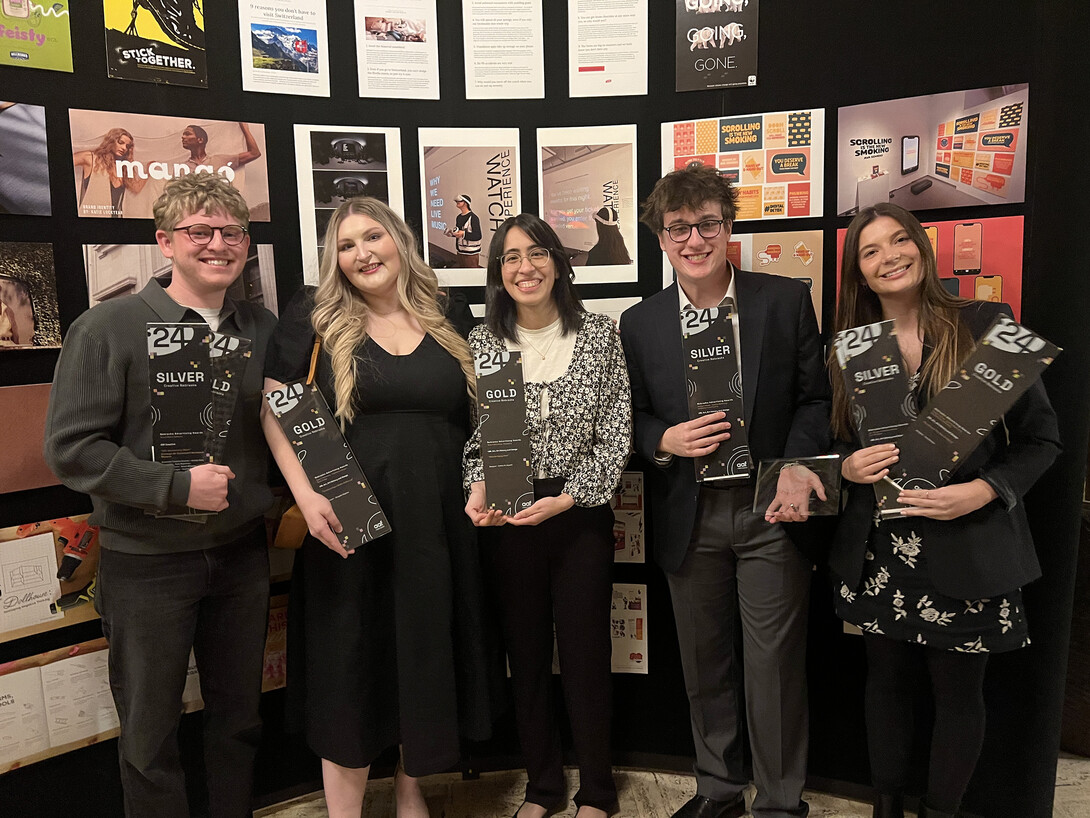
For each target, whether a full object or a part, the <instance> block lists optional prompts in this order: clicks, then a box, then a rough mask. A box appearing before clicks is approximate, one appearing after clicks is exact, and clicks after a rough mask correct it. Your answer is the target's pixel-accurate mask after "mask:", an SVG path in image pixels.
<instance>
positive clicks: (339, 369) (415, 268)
mask: <svg viewBox="0 0 1090 818" xmlns="http://www.w3.org/2000/svg"><path fill="white" fill-rule="evenodd" d="M349 216H366V217H367V218H369V219H372V220H374V221H375V222H377V223H378V224H379V225H380V226H381V227H382V228H383V229H384V230H386V232H387V233H389V234H390V237H391V238H392V239H393V240H394V245H395V246H396V247H397V254H398V258H399V259H400V261H401V273H400V275H398V277H397V295H398V299H399V300H400V302H401V306H402V307H404V308H405V310H406V312H408V313H409V315H411V316H412V317H413V318H415V319H416V320H417V322H418V323H419V324H420V326H421V327H422V328H423V330H424V332H426V333H427V334H429V335H431V336H432V337H433V338H434V339H435V340H436V341H438V342H439V345H440V346H441V347H443V349H445V350H446V351H447V352H449V353H450V355H451V356H452V357H453V358H454V359H455V360H456V361H458V363H459V364H460V365H461V367H462V372H463V374H464V375H465V379H466V391H467V392H468V393H469V395H470V396H471V397H472V396H473V395H474V392H475V386H476V379H475V377H474V374H473V355H472V353H471V352H470V351H469V344H467V343H466V341H465V339H464V338H462V336H461V335H459V334H458V332H457V330H455V329H454V327H453V326H452V325H451V323H450V321H448V320H447V318H446V315H445V314H444V311H443V307H442V306H441V304H440V301H439V279H437V278H436V276H435V271H434V270H432V268H431V267H429V266H428V265H427V264H425V263H424V260H423V259H422V258H421V257H420V253H419V252H418V251H417V249H416V237H415V236H414V235H413V232H412V230H411V229H410V228H409V226H408V225H407V224H405V222H404V221H403V220H402V219H401V217H400V216H398V215H397V214H396V213H395V212H394V211H393V210H391V209H390V208H389V207H388V206H387V205H386V204H385V203H383V202H381V201H379V200H378V199H375V198H372V197H370V196H357V197H355V198H353V199H349V200H348V201H347V202H345V203H344V204H342V205H341V206H340V207H338V208H337V209H336V210H335V211H333V215H332V216H331V217H330V219H329V225H328V227H326V231H325V249H324V250H323V251H322V259H321V261H320V262H319V265H318V279H319V283H318V289H317V291H316V292H315V294H314V311H313V312H312V313H311V318H310V320H311V324H313V326H314V331H315V332H317V333H318V337H319V338H321V339H322V345H323V346H324V347H325V349H326V352H328V353H329V357H330V360H331V362H332V366H333V390H334V392H335V393H336V395H337V405H336V407H335V409H334V414H335V415H336V416H337V418H339V419H340V421H341V427H342V429H343V428H344V426H345V425H347V424H349V423H351V422H352V421H353V420H354V419H355V417H356V402H355V394H356V376H357V374H358V359H357V358H356V350H357V349H359V347H360V345H361V344H363V342H364V341H366V340H367V319H368V317H369V316H370V315H371V311H370V309H369V308H368V307H367V301H366V300H365V299H364V297H363V295H362V293H360V291H359V290H357V289H356V288H355V287H353V286H352V283H351V282H350V281H349V280H348V279H347V278H346V277H345V276H344V274H343V273H342V272H341V270H340V265H339V264H338V255H339V253H338V249H337V246H338V241H337V237H338V233H339V232H340V229H341V224H342V223H343V222H344V220H345V219H346V218H348V217H349Z"/></svg>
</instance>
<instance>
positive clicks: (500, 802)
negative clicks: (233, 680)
mask: <svg viewBox="0 0 1090 818" xmlns="http://www.w3.org/2000/svg"><path fill="white" fill-rule="evenodd" d="M566 773H567V778H568V791H569V792H571V793H574V792H575V790H576V789H577V787H578V782H577V780H576V778H577V776H576V774H575V772H574V771H573V770H567V771H566ZM616 780H617V787H618V793H619V798H620V807H621V808H620V812H619V813H618V815H619V816H623V818H670V816H671V815H672V814H673V812H674V810H676V809H677V808H678V807H680V806H681V805H682V804H684V803H685V802H686V801H687V800H688V799H689V798H691V797H692V795H693V793H694V792H696V781H695V780H694V779H693V777H692V776H688V775H678V774H676V773H658V772H648V771H645V770H630V769H618V770H617V771H616ZM525 786H526V774H525V773H522V772H503V773H486V774H484V775H482V776H481V777H480V779H479V780H476V781H463V780H462V778H461V776H458V775H441V776H432V777H431V778H428V779H426V780H425V783H424V794H425V796H426V797H427V799H428V807H429V809H430V811H431V814H432V818H510V816H511V815H513V814H514V812H515V810H516V809H518V807H519V804H521V803H522V794H523V791H524V788H525ZM752 797H753V795H752V792H750V793H749V795H748V797H747V802H748V801H751V800H752ZM806 800H807V801H808V802H809V803H810V815H811V818H818V816H820V817H821V818H834V816H835V818H870V814H871V807H870V804H865V803H862V802H859V801H848V800H846V799H843V798H837V797H835V796H831V795H825V794H823V793H816V792H807V793H806ZM363 814H364V815H365V816H368V818H371V816H376V818H377V817H378V816H382V818H393V816H394V798H393V781H392V779H388V778H387V779H381V780H378V781H374V782H372V783H371V784H370V786H369V787H368V791H367V800H366V802H365V804H364V809H363ZM255 815H256V816H260V817H261V818H266V817H267V816H275V818H325V816H327V812H326V808H325V801H324V800H323V798H322V794H321V793H320V792H317V793H313V794H311V795H307V796H304V797H302V798H297V799H295V800H294V801H289V802H287V803H284V804H278V805H276V806H274V807H269V808H267V809H264V810H261V811H260V812H257V813H255ZM561 815H564V816H568V818H571V816H574V815H575V805H574V804H572V805H570V806H569V809H568V811H567V812H565V813H561ZM1053 816H1054V818H1090V759H1087V758H1076V757H1073V756H1064V757H1062V758H1061V759H1060V762H1059V770H1058V773H1057V776H1056V807H1055V810H1054V812H1053Z"/></svg>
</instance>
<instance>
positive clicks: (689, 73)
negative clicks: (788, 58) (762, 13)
mask: <svg viewBox="0 0 1090 818" xmlns="http://www.w3.org/2000/svg"><path fill="white" fill-rule="evenodd" d="M757 5H758V2H757V0H675V8H676V11H675V21H676V22H675V30H676V41H675V46H674V54H675V63H676V69H675V70H676V73H675V84H674V88H675V90H677V91H704V90H706V89H709V88H737V87H738V86H744V85H756V84H757V17H758V14H757Z"/></svg>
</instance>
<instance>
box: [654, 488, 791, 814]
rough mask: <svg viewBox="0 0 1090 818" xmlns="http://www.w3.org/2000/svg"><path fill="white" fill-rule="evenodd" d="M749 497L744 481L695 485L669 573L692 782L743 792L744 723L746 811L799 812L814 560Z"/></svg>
mask: <svg viewBox="0 0 1090 818" xmlns="http://www.w3.org/2000/svg"><path fill="white" fill-rule="evenodd" d="M752 503H753V488H752V487H751V486H739V487H732V488H724V489H710V488H702V489H701V490H700V501H699V506H698V510H697V519H696V524H695V526H694V528H693V535H692V539H691V541H690V543H689V550H688V553H687V554H686V556H685V561H684V562H683V563H682V564H681V567H680V569H679V570H678V571H676V572H674V573H670V574H667V579H668V581H669V585H670V597H671V600H672V602H673V608H674V619H675V621H676V623H677V633H678V641H679V643H680V647H681V663H682V671H683V673H684V676H685V689H686V693H687V694H688V697H689V712H690V717H691V719H692V730H693V741H694V743H695V745H696V766H695V773H696V778H697V793H698V794H700V795H703V796H706V797H708V798H713V799H715V800H717V801H731V800H733V799H735V798H737V797H738V796H739V795H740V794H741V792H742V790H743V789H744V788H745V787H746V785H747V784H748V780H747V779H748V777H747V776H746V774H745V772H744V770H743V762H742V733H741V725H742V724H744V723H746V722H748V727H749V740H750V746H751V748H752V751H753V778H754V781H755V783H756V785H757V797H756V800H755V801H754V803H753V814H754V816H761V818H772V817H773V816H775V818H787V816H804V815H806V814H807V811H808V808H807V805H806V804H805V802H803V801H802V788H803V784H804V783H805V780H806V756H807V749H808V731H809V712H808V709H807V700H806V613H807V607H808V600H809V592H810V579H811V565H810V563H809V561H808V560H807V559H806V558H805V557H804V556H803V555H802V553H801V552H800V551H799V550H798V549H797V548H796V547H795V546H794V544H792V542H791V541H790V540H789V539H788V537H787V535H786V533H785V532H784V529H783V527H782V526H781V525H779V524H776V525H769V524H768V523H766V522H765V521H764V519H763V518H762V516H761V515H759V514H754V513H753V512H752V511H751V506H752ZM739 624H740V625H741V631H742V655H741V656H740V657H739V656H737V655H736V647H735V633H736V629H737V627H738V626H739ZM743 690H744V691H745V696H744V701H745V713H744V714H743V712H742V710H741V706H740V705H741V700H742V698H743V697H742V695H741V694H742V691H743Z"/></svg>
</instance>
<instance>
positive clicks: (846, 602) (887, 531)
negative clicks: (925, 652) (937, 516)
mask: <svg viewBox="0 0 1090 818" xmlns="http://www.w3.org/2000/svg"><path fill="white" fill-rule="evenodd" d="M912 386H913V389H914V390H915V388H916V386H917V383H916V379H915V378H914V379H913V383H912ZM915 523H916V521H915V520H914V519H913V518H911V517H906V518H902V519H892V520H878V519H877V518H876V520H875V523H874V525H873V527H872V528H871V533H870V537H869V539H868V540H867V550H866V555H865V562H864V564H863V575H862V577H861V578H860V581H859V587H857V588H849V587H848V586H847V584H846V583H844V582H843V581H841V580H839V579H838V580H836V581H835V582H834V585H833V588H834V593H835V597H836V613H837V615H838V616H839V617H840V618H841V619H843V620H844V621H845V622H850V623H851V624H853V625H856V626H857V627H859V628H861V629H862V630H863V631H865V632H867V633H874V634H880V635H882V636H886V637H889V638H890V639H897V640H899V641H903V642H915V643H917V644H920V645H928V646H930V647H934V648H938V649H939V650H952V651H959V652H962V653H1002V652H1003V651H1009V650H1016V649H1018V648H1021V647H1025V646H1026V645H1028V644H1029V636H1028V633H1027V627H1026V619H1025V616H1024V615H1023V607H1022V591H1021V589H1020V588H1015V589H1013V590H1012V591H1010V592H1009V593H1004V594H1002V595H1001V596H997V597H992V598H989V599H954V598H952V597H948V596H944V595H943V594H940V593H939V592H938V591H936V590H935V587H934V586H933V585H932V583H931V580H930V576H929V574H928V570H927V543H926V542H924V541H923V539H922V538H921V537H920V536H919V535H918V534H917V533H916V531H915V530H914V528H913V526H914V525H915Z"/></svg>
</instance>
